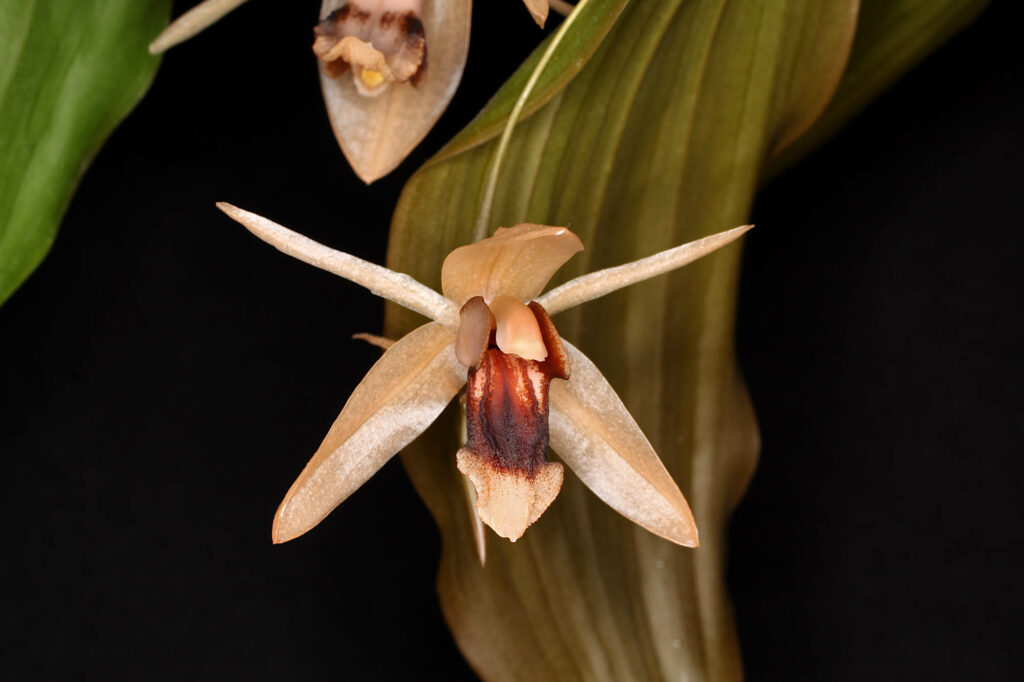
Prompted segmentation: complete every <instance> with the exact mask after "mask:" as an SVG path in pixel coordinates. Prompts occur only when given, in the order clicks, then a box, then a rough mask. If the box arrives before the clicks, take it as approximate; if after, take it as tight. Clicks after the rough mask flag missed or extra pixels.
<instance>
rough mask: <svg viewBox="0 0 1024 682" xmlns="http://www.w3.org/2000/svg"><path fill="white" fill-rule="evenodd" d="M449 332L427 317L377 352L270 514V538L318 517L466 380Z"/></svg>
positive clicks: (302, 528) (288, 534) (286, 535)
mask: <svg viewBox="0 0 1024 682" xmlns="http://www.w3.org/2000/svg"><path fill="white" fill-rule="evenodd" d="M454 338H455V337H454V334H453V332H452V331H451V330H450V329H447V328H446V327H443V326H442V325H440V324H438V323H436V322H430V323H428V324H425V325H423V326H422V327H419V328H418V329H416V330H414V331H413V332H411V333H409V334H408V335H406V336H404V337H402V338H401V339H400V340H399V341H398V342H396V343H395V345H393V346H392V347H390V348H389V349H388V350H387V351H385V353H384V355H382V356H381V358H380V359H379V360H378V361H377V363H376V364H375V365H374V366H373V367H372V368H371V369H370V371H369V372H368V373H367V375H366V377H365V378H364V379H363V380H362V382H360V384H359V385H358V386H357V387H356V389H355V391H353V393H352V396H351V397H350V398H349V399H348V402H347V403H345V407H344V408H343V409H342V411H341V414H340V415H339V416H338V419H337V420H336V421H335V422H334V425H333V426H332V427H331V430H330V431H329V432H328V433H327V437H326V438H324V441H323V443H322V444H321V445H320V447H319V448H318V449H317V451H316V453H315V454H314V455H313V458H312V459H311V460H310V461H309V464H307V465H306V468H305V469H303V470H302V473H301V474H300V475H299V477H298V479H297V480H296V481H295V483H294V484H292V487H291V488H290V489H289V490H288V494H287V495H285V498H284V501H283V502H281V506H280V507H279V508H278V510H277V514H276V515H275V517H274V529H273V539H274V542H286V541H288V540H291V539H292V538H295V537H297V536H299V535H302V534H303V533H305V532H306V531H308V530H309V529H311V528H312V527H313V526H315V525H316V524H318V523H320V521H321V520H322V519H323V518H324V517H325V516H327V514H329V513H330V512H331V510H333V509H334V508H335V507H337V506H338V505H339V504H341V502H342V501H344V500H345V498H346V497H348V496H349V495H350V494H351V493H352V492H353V491H355V490H356V488H358V487H359V486H361V485H362V484H363V483H364V482H365V481H366V480H367V479H369V478H370V476H372V475H373V474H374V473H376V472H377V470H378V469H380V468H381V467H382V466H383V465H384V463H385V462H387V461H388V460H389V459H391V457H392V456H394V455H395V454H396V453H397V452H398V451H399V450H401V449H402V448H403V447H405V446H406V445H407V444H408V443H409V442H410V441H412V440H413V439H414V438H416V436H418V435H420V434H421V433H422V432H423V431H424V430H425V429H426V428H427V427H428V426H430V424H431V423H432V422H433V421H434V420H435V419H436V418H437V415H439V414H440V413H441V411H442V410H443V409H444V408H445V406H446V405H447V404H448V403H449V402H450V401H451V399H452V397H453V396H455V394H456V393H458V391H459V389H460V388H461V387H462V385H463V384H464V383H465V381H466V370H465V368H464V367H462V365H460V364H459V363H458V361H457V360H456V359H455V353H454V351H453V350H452V342H453V341H454Z"/></svg>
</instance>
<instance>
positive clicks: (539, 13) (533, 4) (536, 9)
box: [523, 0, 548, 28]
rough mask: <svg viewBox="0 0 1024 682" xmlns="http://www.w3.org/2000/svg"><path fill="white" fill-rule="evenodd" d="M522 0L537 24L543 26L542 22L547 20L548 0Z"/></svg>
mask: <svg viewBox="0 0 1024 682" xmlns="http://www.w3.org/2000/svg"><path fill="white" fill-rule="evenodd" d="M523 2H524V3H525V4H526V9H527V10H529V12H530V16H531V17H533V20H534V21H536V22H537V25H538V26H540V27H541V28H544V22H545V21H547V20H548V0H523Z"/></svg>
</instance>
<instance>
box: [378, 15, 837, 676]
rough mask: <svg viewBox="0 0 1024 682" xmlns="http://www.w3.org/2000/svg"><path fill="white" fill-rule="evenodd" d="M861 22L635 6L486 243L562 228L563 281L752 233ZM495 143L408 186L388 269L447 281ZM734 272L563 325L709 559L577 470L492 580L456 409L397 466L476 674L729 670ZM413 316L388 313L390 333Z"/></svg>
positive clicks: (531, 141) (710, 264) (553, 119)
mask: <svg viewBox="0 0 1024 682" xmlns="http://www.w3.org/2000/svg"><path fill="white" fill-rule="evenodd" d="M598 5H600V3H593V6H598ZM856 8H857V3H856V2H854V1H853V0H850V1H843V2H839V1H836V0H820V1H815V0H803V1H799V0H792V1H789V2H777V1H776V0H761V1H758V0H746V1H731V2H728V1H726V0H700V1H697V0H634V1H633V2H631V3H629V4H628V5H627V6H626V7H625V8H624V10H623V11H622V13H621V14H620V15H619V16H618V17H617V20H616V21H615V24H614V26H612V28H611V29H610V31H609V32H608V33H607V35H606V36H605V38H604V40H603V42H602V43H601V45H600V46H599V47H598V49H597V50H596V51H595V52H594V54H593V56H591V57H590V59H589V60H588V61H587V63H586V65H585V66H584V67H583V68H582V69H581V70H580V71H579V73H578V74H576V75H575V77H574V78H573V79H572V80H571V81H569V82H568V83H567V84H566V85H565V86H564V87H563V88H562V89H561V90H559V91H557V92H552V93H551V94H550V95H549V96H548V99H547V101H546V103H545V104H544V105H543V106H542V107H540V108H538V109H537V110H536V112H535V113H534V114H533V115H532V116H530V117H529V118H527V119H526V120H524V121H522V122H520V123H519V125H518V126H517V128H516V131H515V134H514V135H513V138H512V141H511V144H510V145H509V149H508V152H507V154H506V155H505V157H504V158H503V159H502V161H501V172H500V176H499V183H498V190H497V193H496V195H495V198H494V204H493V209H492V217H493V227H497V226H499V225H513V224H516V223H519V222H537V223H547V224H560V225H571V226H572V229H573V230H574V231H575V232H576V233H577V234H579V235H580V237H581V238H582V240H583V242H584V244H585V245H586V246H587V250H586V251H585V252H584V253H582V254H580V256H578V257H576V258H575V259H574V260H573V261H570V263H569V265H567V266H566V267H565V268H563V271H562V272H561V273H560V277H561V278H562V279H564V278H566V277H569V276H574V275H578V274H582V273H583V272H586V271H590V270H594V269H597V268H600V267H606V266H610V265H616V264H619V263H622V262H624V261H627V260H631V259H634V258H637V257H642V256H646V255H649V254H651V253H654V252H656V251H658V250H661V249H664V248H668V247H670V246H674V245H677V244H680V243H683V242H686V241H689V240H692V239H695V238H698V237H702V236H705V235H708V234H711V233H713V232H718V231H721V230H725V229H728V228H731V227H735V226H737V225H740V224H742V223H743V222H745V221H746V218H747V214H748V210H749V208H750V205H751V202H752V198H753V195H754V192H755V189H756V187H757V185H758V181H759V177H760V174H761V170H762V168H763V167H764V165H765V164H766V162H767V160H768V159H769V158H770V157H771V155H772V154H774V153H776V152H777V150H779V149H780V148H782V147H783V146H785V145H786V144H788V143H789V142H790V141H792V140H793V139H796V138H798V137H799V135H800V134H801V133H802V132H803V131H804V130H806V129H807V127H808V126H810V125H811V124H812V123H813V121H814V120H815V119H816V118H817V116H818V115H820V113H821V111H822V110H823V109H824V107H825V106H826V104H827V103H828V100H829V98H830V97H831V95H832V93H833V92H834V90H835V88H836V86H837V85H838V83H839V79H840V76H841V74H842V71H843V68H844V66H845V63H846V59H847V56H848V54H849V49H850V46H851V43H852V39H853V34H854V27H855V19H856ZM586 9H587V10H589V11H592V7H591V5H588V6H587V8H586ZM582 19H583V18H582V17H581V20H580V21H581V22H582ZM568 39H569V38H568V37H567V40H568ZM577 44H578V43H577ZM526 68H529V66H528V65H527V66H526V67H524V69H526ZM515 78H517V79H518V82H522V81H523V80H524V76H523V74H518V75H517V76H516V77H515ZM517 96H518V92H517V91H514V90H510V89H508V88H506V89H505V90H503V91H502V93H501V94H499V96H498V97H496V98H495V100H494V101H492V102H491V104H490V105H489V106H488V108H489V109H496V108H498V107H503V110H506V111H507V110H508V109H510V103H511V100H514V99H515V97H517ZM490 117H491V114H490V113H489V112H487V111H485V112H484V113H482V114H481V115H480V117H478V119H477V121H478V122H479V121H481V120H489V119H490ZM473 125H474V124H471V128H472V127H473ZM476 125H479V123H476ZM500 127H501V126H500V124H496V125H495V126H492V129H500ZM495 147H496V144H495V141H494V140H493V139H490V140H488V141H486V142H485V143H482V144H476V145H475V146H468V145H466V144H464V143H463V137H462V136H460V137H459V138H456V141H455V142H453V144H452V145H451V146H450V147H449V148H447V149H446V150H443V151H442V152H441V153H440V154H439V155H438V157H437V159H435V160H434V161H432V162H431V163H429V164H427V165H426V166H425V167H424V168H423V169H421V171H420V172H418V173H417V174H416V175H415V176H414V177H413V178H412V179H411V180H410V182H409V183H408V185H407V186H406V188H405V191H404V192H403V194H402V198H401V200H400V202H399V206H398V208H397V211H396V213H395V217H394V222H393V225H392V242H391V250H390V253H389V261H390V264H391V266H392V267H394V268H395V269H398V270H401V271H405V272H408V273H410V274H412V275H413V276H415V277H417V278H419V279H421V281H424V282H427V283H431V284H435V285H436V284H437V283H438V279H439V271H440V264H441V261H442V259H443V257H444V256H445V254H446V253H447V252H448V251H450V250H451V249H452V248H454V247H455V246H457V245H460V244H463V243H465V242H467V241H470V234H471V231H472V226H473V223H474V220H475V218H476V214H477V211H478V209H479V202H480V196H481V191H482V185H483V181H484V180H483V178H484V177H485V176H486V173H487V169H488V166H489V164H490V162H491V160H492V157H493V154H494V151H495ZM739 256H740V249H739V248H738V247H729V248H727V249H725V250H723V251H721V252H719V253H716V254H714V255H712V256H709V257H708V258H706V259H704V260H702V261H699V262H698V263H696V264H694V265H691V266H689V267H688V268H686V269H685V270H683V271H681V272H678V273H674V274H672V275H669V276H665V277H662V278H659V279H656V280H652V281H650V282H646V283H644V284H641V285H637V286H634V287H632V288H630V289H627V290H624V291H622V292H618V293H616V294H613V295H611V296H608V297H606V298H604V299H600V300H597V301H593V302H591V303H588V304H585V305H584V306H581V307H580V308H577V309H574V310H571V311H567V312H566V313H563V314H561V315H559V316H557V317H556V319H555V323H556V324H557V325H558V328H559V330H560V332H561V333H562V335H563V336H564V337H565V338H566V339H568V340H569V341H571V342H572V343H574V344H576V345H577V346H578V347H580V348H581V349H582V350H583V351H584V352H585V353H587V354H588V355H589V356H590V357H591V359H593V360H594V361H595V363H596V364H597V366H598V367H599V368H601V370H602V371H603V372H604V373H605V375H606V376H607V377H608V379H609V380H610V382H611V384H612V385H613V386H614V387H615V389H616V390H617V391H618V392H619V395H620V396H621V397H622V398H623V400H624V402H625V403H626V405H627V406H628V407H629V408H630V409H631V411H632V412H633V414H634V416H636V418H637V420H638V422H639V423H640V425H641V427H642V428H643V429H644V431H645V433H646V434H647V435H648V437H649V438H650V440H651V442H652V443H653V444H654V446H655V449H656V450H657V451H658V452H659V454H660V455H661V457H662V459H663V461H664V462H665V464H666V466H667V467H668V469H669V471H670V472H671V473H672V475H673V477H674V478H675V480H676V482H677V483H679V485H680V487H681V489H682V490H683V492H684V494H686V495H687V497H688V498H689V500H690V503H691V506H692V508H693V511H694V513H695V515H696V518H697V522H698V525H699V527H700V531H701V541H702V546H701V547H700V548H699V549H697V550H688V549H684V548H681V547H678V546H675V545H672V544H670V543H668V542H666V541H664V540H661V539H659V538H657V537H655V536H653V535H651V534H650V533H648V532H647V531H644V530H642V529H640V528H639V527H637V526H634V525H633V524H631V523H629V522H628V521H626V520H625V519H624V518H622V517H620V516H618V515H617V514H616V513H615V512H613V511H612V510H611V509H609V508H608V507H606V506H605V505H604V504H603V503H601V502H600V501H599V500H598V499H597V497H595V496H594V495H593V494H592V493H591V492H590V491H589V490H587V489H586V488H585V487H583V485H582V484H581V483H580V482H579V481H578V479H576V478H575V477H574V476H572V475H571V474H570V475H567V477H566V483H565V485H564V487H563V490H562V492H561V494H560V496H559V498H558V499H557V500H556V501H555V502H554V504H553V505H552V506H551V508H550V509H549V510H548V511H547V512H546V514H545V515H544V517H542V518H541V520H540V521H539V522H538V523H537V524H535V525H534V526H533V527H531V528H530V529H529V530H528V531H527V533H526V535H525V536H524V537H523V538H522V539H521V540H520V541H519V542H517V543H515V544H511V543H509V542H506V541H504V540H501V539H499V538H497V537H496V536H494V535H493V534H489V538H488V561H487V565H486V567H483V568H482V567H481V566H480V565H479V562H478V560H477V558H476V555H475V551H474V545H473V538H472V528H471V526H470V523H469V517H468V513H467V503H466V501H465V496H464V494H463V492H462V484H461V482H460V478H459V474H458V473H457V472H456V470H455V466H454V458H453V454H454V452H455V450H456V448H457V442H456V440H455V436H456V433H457V424H456V423H455V419H456V415H455V412H454V411H452V412H451V413H450V415H449V418H448V419H447V420H444V419H442V420H441V421H440V422H439V423H438V424H437V425H436V427H435V428H434V429H433V430H432V431H431V432H430V434H429V438H425V439H420V440H419V441H418V442H416V443H415V444H414V446H413V447H410V448H408V449H407V451H406V453H405V455H404V461H405V464H406V466H407V468H408V470H409V473H410V475H411V477H412V479H413V482H414V484H415V485H416V487H417V489H418V490H419V491H420V493H421V494H422V495H423V497H424V499H425V500H426V502H427V504H428V506H429V507H430V510H431V512H432V513H433V515H434V516H435V518H436V519H437V521H438V524H439V526H440V527H441V533H442V537H443V553H442V558H441V568H440V574H439V578H438V579H439V590H440V594H441V601H442V606H443V608H444V612H445V615H446V617H447V619H448V622H449V624H450V625H451V627H452V630H453V632H454V634H455V637H456V640H457V641H458V643H459V645H460V647H461V648H462V650H463V652H464V653H465V654H466V656H467V658H468V659H469V661H470V662H471V664H472V665H473V666H474V667H475V668H476V669H477V671H478V672H480V673H481V674H482V676H483V677H485V678H487V679H498V680H537V679H558V680H592V679H621V680H625V679H637V680H646V679H662V678H665V679H680V678H686V679H715V680H726V679H737V678H739V677H740V674H741V672H740V664H739V658H738V652H737V644H736V639H735V634H734V632H733V627H732V622H731V617H730V608H729V604H728V600H727V597H726V594H725V590H724V585H723V579H724V576H723V573H724V571H723V565H722V559H723V556H724V549H725V544H724V540H725V538H724V530H725V522H726V518H727V515H728V513H729V511H730V510H731V509H732V507H733V506H734V505H735V503H736V502H737V500H738V499H739V496H740V495H741V493H742V491H743V489H744V487H745V485H746V483H747V480H748V478H749V476H750V473H751V471H752V469H753V466H754V461H755V457H756V450H757V432H756V427H755V424H754V418H753V414H752V411H751V408H750V405H749V401H748V399H747V396H746V392H745V389H744V388H743V385H742V381H741V379H740V377H739V375H738V372H737V370H736V366H735V360H734V351H733V327H734V307H735V298H736V283H737V279H738V275H737V273H738V264H739ZM417 322H418V321H417V320H416V319H415V318H414V316H411V315H408V314H405V313H402V312H400V311H397V310H390V309H389V325H388V328H389V332H390V333H391V334H398V333H400V332H402V331H406V330H408V329H409V328H411V327H412V326H413V325H415V324H417Z"/></svg>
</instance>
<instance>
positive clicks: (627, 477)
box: [549, 339, 698, 547]
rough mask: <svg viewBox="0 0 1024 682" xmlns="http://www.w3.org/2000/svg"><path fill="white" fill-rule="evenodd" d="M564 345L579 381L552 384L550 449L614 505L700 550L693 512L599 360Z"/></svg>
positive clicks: (663, 534)
mask: <svg viewBox="0 0 1024 682" xmlns="http://www.w3.org/2000/svg"><path fill="white" fill-rule="evenodd" d="M562 343H563V344H564V346H565V350H566V352H567V353H568V355H569V360H570V362H571V363H572V378H570V379H569V380H568V381H552V382H551V389H550V390H551V393H550V404H551V412H550V422H549V424H550V433H551V448H552V449H553V450H554V451H555V452H557V453H558V455H559V457H561V458H562V461H564V462H565V463H566V465H568V466H569V468H570V469H572V470H573V471H574V472H576V475H577V476H579V477H580V480H582V481H583V483H585V484H586V485H587V487H588V488H590V489H591V490H593V491H594V493H595V494H596V495H597V496H598V497H600V498H601V499H602V500H604V502H605V503H606V504H608V505H609V506H610V507H611V508H612V509H614V510H615V511H617V512H619V513H620V514H622V515H623V516H625V517H626V518H628V519H629V520H630V521H633V522H634V523H636V524H638V525H640V526H643V527H644V528H646V529H647V530H649V531H651V532H652V533H654V534H655V535H660V536H661V537H663V538H665V539H667V540H671V541H672V542H675V543H676V544H679V545H685V546H687V547H696V546H697V545H698V541H697V526H696V524H695V523H694V520H693V513H692V512H691V511H690V507H689V505H688V504H687V503H686V499H685V498H684V497H683V494H682V493H681V492H680V491H679V487H678V486H677V485H676V484H675V481H673V480H672V476H671V475H670V474H669V473H668V471H667V470H666V469H665V465H664V464H662V463H661V460H660V459H658V455H657V454H656V453H655V452H654V448H652V447H651V444H650V442H648V440H647V437H646V436H644V434H643V432H642V431H641V430H640V427H639V426H637V423H636V421H634V420H633V417H632V416H631V415H630V414H629V411H628V410H627V409H626V407H625V405H623V404H622V400H620V399H619V396H618V395H616V394H615V390H614V389H613V388H612V387H611V385H610V384H609V383H608V380H607V379H605V378H604V375H602V374H601V371H600V370H599V369H597V367H596V366H595V365H594V363H593V362H591V361H590V359H589V358H588V357H587V356H586V355H584V354H583V353H581V352H580V351H579V349H577V348H576V347H574V346H572V345H571V344H570V343H568V342H567V341H565V340H564V339H563V341H562Z"/></svg>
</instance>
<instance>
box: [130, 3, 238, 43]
mask: <svg viewBox="0 0 1024 682" xmlns="http://www.w3.org/2000/svg"><path fill="white" fill-rule="evenodd" d="M244 2H245V0H205V2H201V3H199V4H198V5H196V6H195V7H193V8H192V9H190V10H189V11H187V12H185V13H184V14H182V15H181V16H180V17H178V18H177V19H175V20H174V21H172V22H171V23H170V25H168V27H167V28H165V29H164V30H163V32H162V33H161V34H160V35H158V36H157V37H156V40H154V41H153V42H151V43H150V44H149V53H150V54H159V53H161V52H163V51H164V50H167V49H168V48H171V47H174V46H175V45H177V44H178V43H183V42H185V41H186V40H188V39H189V38H191V37H192V36H194V35H195V34H197V33H199V32H200V31H202V30H203V29H205V28H207V27H208V26H210V25H211V24H214V23H216V22H217V21H218V20H219V19H220V18H221V17H223V16H224V15H225V14H227V13H228V12H230V11H231V10H233V9H235V8H236V7H238V6H239V5H241V4H242V3H244Z"/></svg>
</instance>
